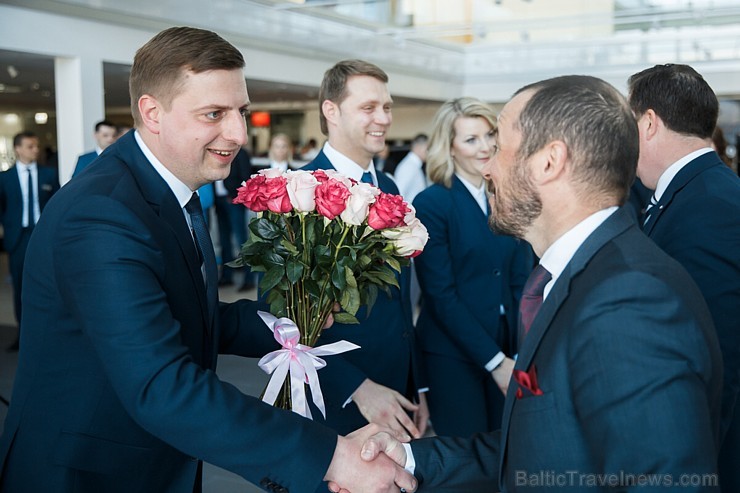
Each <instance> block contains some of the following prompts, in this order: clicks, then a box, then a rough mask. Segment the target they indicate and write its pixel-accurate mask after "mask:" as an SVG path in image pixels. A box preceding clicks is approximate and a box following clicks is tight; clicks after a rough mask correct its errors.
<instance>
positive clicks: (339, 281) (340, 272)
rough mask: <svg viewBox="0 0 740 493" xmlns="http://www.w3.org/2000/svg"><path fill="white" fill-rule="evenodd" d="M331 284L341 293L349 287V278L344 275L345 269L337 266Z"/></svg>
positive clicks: (332, 274)
mask: <svg viewBox="0 0 740 493" xmlns="http://www.w3.org/2000/svg"><path fill="white" fill-rule="evenodd" d="M331 282H332V284H334V286H335V287H336V288H337V289H339V290H340V291H341V290H343V289H344V288H345V287H346V286H347V277H346V276H345V274H344V267H342V266H341V265H335V266H334V268H333V269H332V271H331Z"/></svg>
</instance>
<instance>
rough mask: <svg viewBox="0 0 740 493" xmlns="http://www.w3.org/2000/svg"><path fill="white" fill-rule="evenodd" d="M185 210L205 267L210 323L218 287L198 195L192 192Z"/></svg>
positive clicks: (213, 257) (213, 256) (212, 255)
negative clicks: (188, 215)
mask: <svg viewBox="0 0 740 493" xmlns="http://www.w3.org/2000/svg"><path fill="white" fill-rule="evenodd" d="M185 210H186V211H187V212H188V214H190V224H191V225H192V228H193V235H194V236H195V246H196V248H197V250H198V257H199V260H200V261H201V263H202V264H203V265H205V271H206V279H205V284H206V296H207V298H208V315H209V316H210V319H211V323H212V322H213V315H214V312H215V309H216V302H217V301H218V287H217V284H216V282H217V281H216V279H217V278H218V271H217V270H216V254H215V253H214V252H213V244H212V243H211V235H210V234H208V226H206V219H205V217H204V216H203V209H202V208H201V205H200V198H198V194H197V193H196V192H193V196H192V197H190V201H189V202H188V203H187V204H186V205H185Z"/></svg>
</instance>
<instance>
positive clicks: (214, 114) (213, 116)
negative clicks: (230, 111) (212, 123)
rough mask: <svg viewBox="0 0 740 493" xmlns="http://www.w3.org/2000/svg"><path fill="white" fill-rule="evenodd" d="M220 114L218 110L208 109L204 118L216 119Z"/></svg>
mask: <svg viewBox="0 0 740 493" xmlns="http://www.w3.org/2000/svg"><path fill="white" fill-rule="evenodd" d="M221 114H222V113H221V111H219V110H216V111H210V112H208V113H206V118H208V119H209V120H218V119H219V118H221Z"/></svg>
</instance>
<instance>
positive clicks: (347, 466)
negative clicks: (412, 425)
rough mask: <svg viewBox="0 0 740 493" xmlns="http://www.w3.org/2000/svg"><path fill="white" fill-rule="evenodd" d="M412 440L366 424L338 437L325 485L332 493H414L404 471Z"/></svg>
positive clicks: (414, 489) (412, 481)
mask: <svg viewBox="0 0 740 493" xmlns="http://www.w3.org/2000/svg"><path fill="white" fill-rule="evenodd" d="M410 440H411V437H410V436H409V435H406V434H399V433H395V432H393V431H391V430H388V429H385V428H382V427H380V426H378V425H375V424H369V425H367V426H365V427H363V428H360V429H359V430H357V431H355V432H353V433H350V434H349V435H347V436H346V437H341V436H340V437H339V438H338V441H337V447H336V449H335V450H334V457H332V461H331V464H329V469H328V470H327V471H326V476H325V477H324V480H325V481H328V482H329V490H331V491H333V492H334V493H375V492H378V493H381V492H383V493H384V492H398V491H399V490H400V491H402V492H403V491H407V492H412V491H416V487H417V484H416V478H414V476H413V475H412V474H411V473H409V472H408V471H406V470H405V468H404V467H405V465H406V459H407V457H406V450H405V449H404V446H403V445H402V443H401V442H408V441H410Z"/></svg>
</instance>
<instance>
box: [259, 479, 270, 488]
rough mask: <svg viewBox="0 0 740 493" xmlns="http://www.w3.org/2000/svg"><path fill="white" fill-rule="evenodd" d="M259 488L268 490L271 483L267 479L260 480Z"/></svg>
mask: <svg viewBox="0 0 740 493" xmlns="http://www.w3.org/2000/svg"><path fill="white" fill-rule="evenodd" d="M260 486H262V487H263V488H270V487H272V481H270V480H269V479H268V478H262V479H261V480H260Z"/></svg>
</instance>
